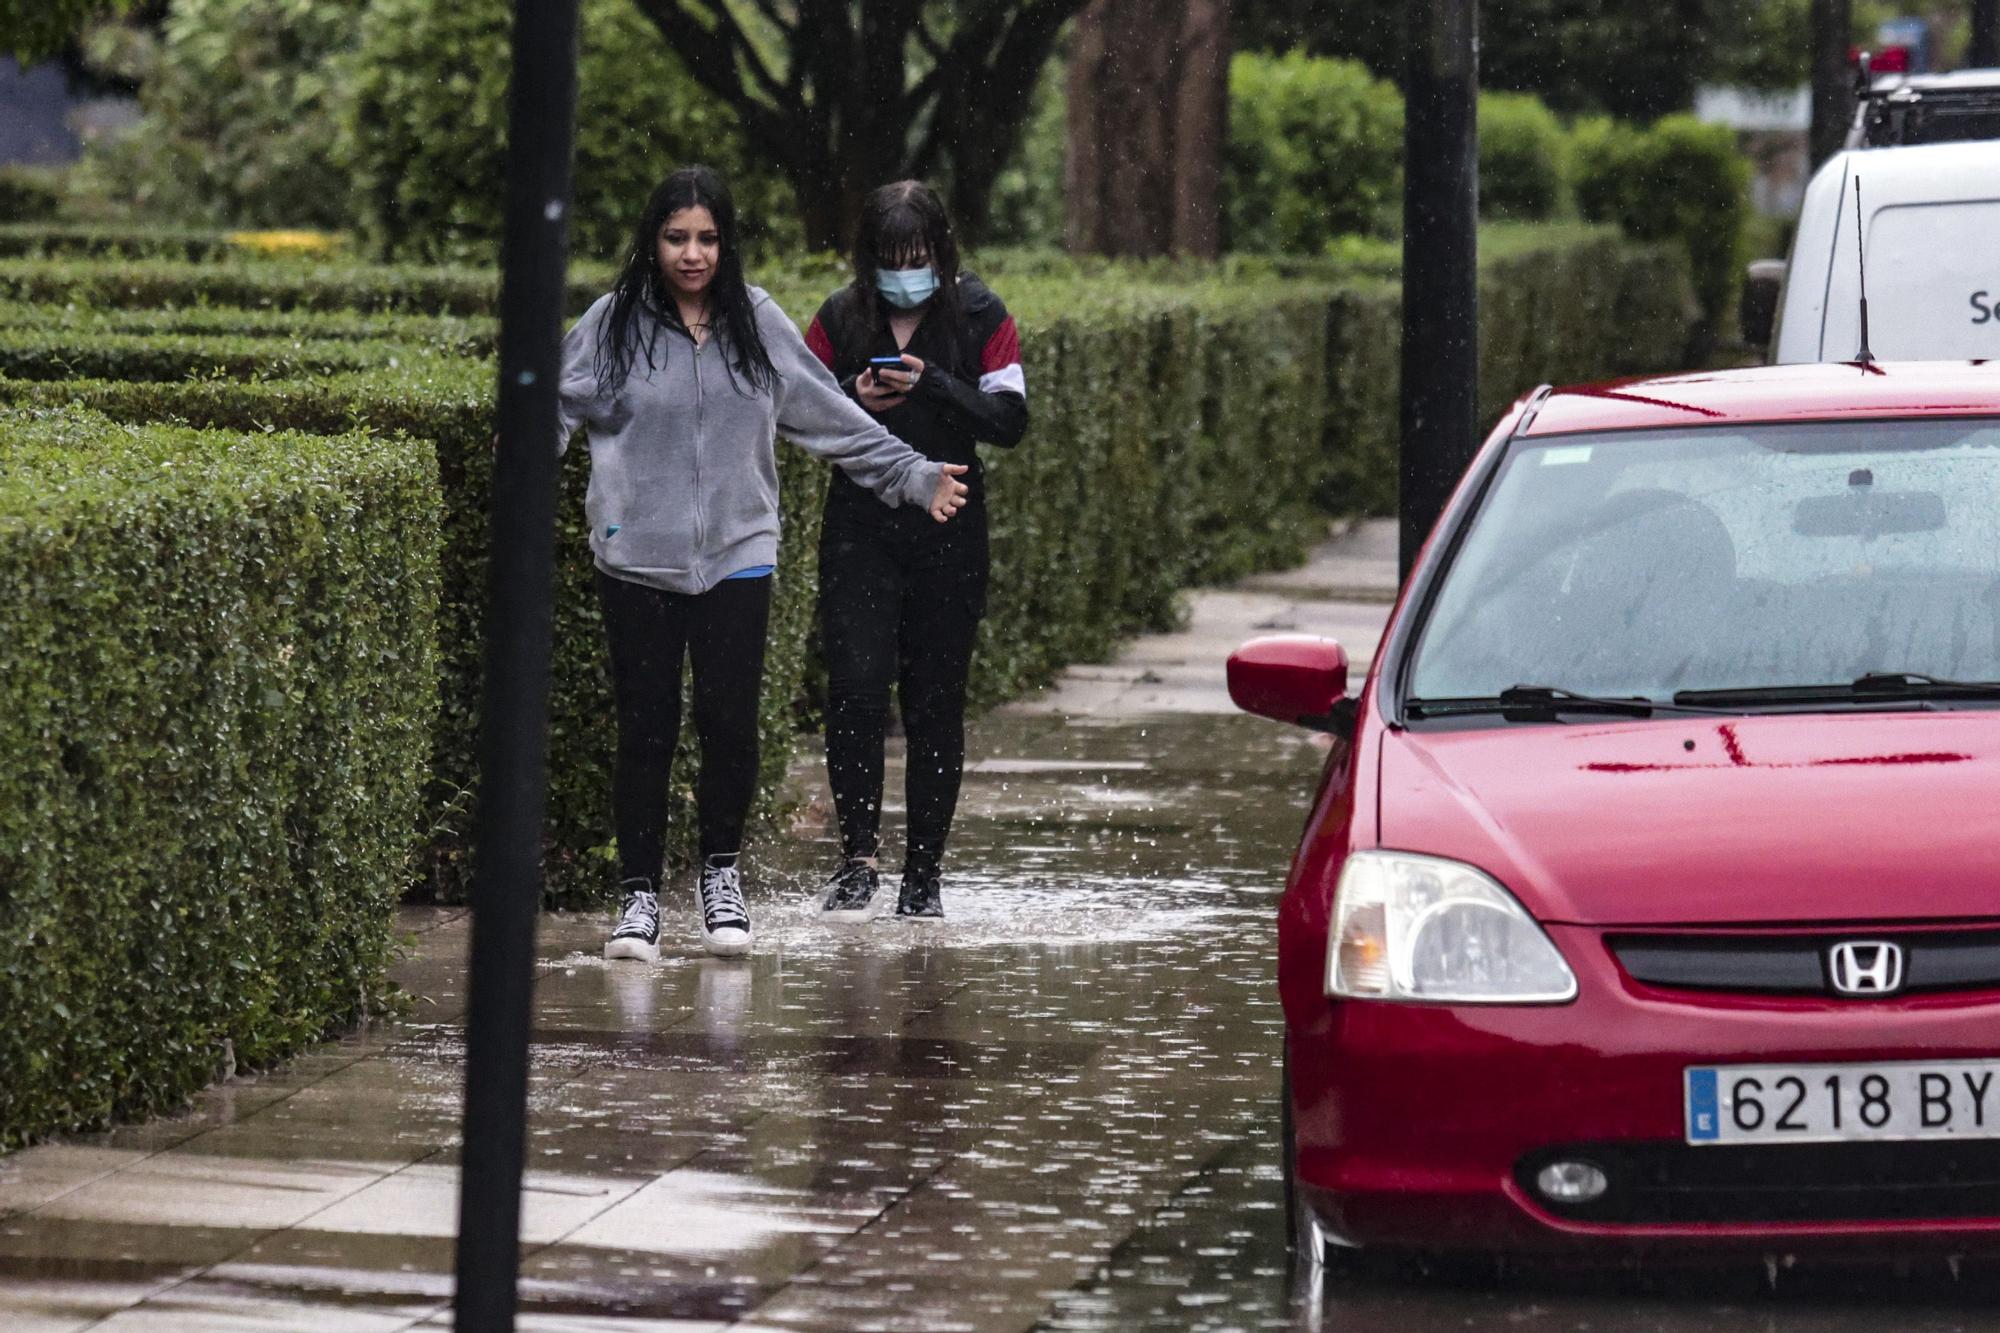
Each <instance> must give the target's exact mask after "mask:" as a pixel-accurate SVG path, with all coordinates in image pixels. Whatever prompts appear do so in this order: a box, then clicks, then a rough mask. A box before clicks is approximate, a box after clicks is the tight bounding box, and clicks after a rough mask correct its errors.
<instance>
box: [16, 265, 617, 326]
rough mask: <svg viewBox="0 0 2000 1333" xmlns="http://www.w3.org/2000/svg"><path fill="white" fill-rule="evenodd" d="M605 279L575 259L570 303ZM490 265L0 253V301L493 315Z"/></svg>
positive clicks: (587, 299)
mask: <svg viewBox="0 0 2000 1333" xmlns="http://www.w3.org/2000/svg"><path fill="white" fill-rule="evenodd" d="M608 285H609V278H608V276H607V275H606V274H605V273H603V272H601V271H597V270H593V269H588V268H582V267H572V269H571V270H570V285H569V292H570V306H571V309H572V310H573V311H576V312H581V311H582V310H583V309H584V307H586V306H588V305H589V304H590V303H591V301H593V300H595V299H596V298H597V297H598V296H599V295H600V294H601V293H602V292H603V291H604V290H605V288H606V287H607V286H608ZM499 294H500V288H499V277H498V275H497V274H495V273H494V272H492V271H491V270H486V269H468V268H448V267H416V266H406V265H396V264H348V263H333V262H317V261H316V262H313V263H300V262H298V261H296V260H286V259H259V260H243V261H240V262H236V263H200V262H193V261H188V260H173V259H144V258H141V259H122V258H121V259H89V258H64V259H54V260H51V259H33V258H25V259H24V258H14V259H0V300H5V301H27V302H34V303H37V304H48V303H54V304H66V303H67V304H76V305H81V306H92V307H123V308H148V307H158V306H242V307H244V308H246V309H251V310H360V311H382V312H387V311H400V312H404V313H409V314H419V315H490V314H492V313H493V312H494V310H495V308H496V303H497V302H498V300H499Z"/></svg>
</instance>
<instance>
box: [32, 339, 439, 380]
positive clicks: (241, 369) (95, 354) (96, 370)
mask: <svg viewBox="0 0 2000 1333" xmlns="http://www.w3.org/2000/svg"><path fill="white" fill-rule="evenodd" d="M435 356H436V349H433V348H430V347H426V346H424V345H423V344H421V343H385V342H358V341H355V342H350V341H341V340H336V339H313V340H311V341H304V340H299V339H291V338H257V337H241V336H230V335H220V334H194V335H190V334H134V333H99V334H95V335H83V336H76V335H71V334H69V333H67V332H62V333H56V334H55V335H54V336H53V337H52V336H51V332H50V331H49V330H45V329H38V328H32V327H31V328H25V329H19V328H5V327H0V375H6V376H10V377H12V378H14V379H24V380H68V379H121V380H146V381H152V380H185V379H201V378H208V379H227V380H298V379H306V378H310V377H313V376H321V375H341V374H345V373H347V372H350V371H356V370H372V369H374V368H375V367H377V366H390V367H396V366H413V365H418V364H421V363H422V362H424V361H427V360H431V359H434V358H435Z"/></svg>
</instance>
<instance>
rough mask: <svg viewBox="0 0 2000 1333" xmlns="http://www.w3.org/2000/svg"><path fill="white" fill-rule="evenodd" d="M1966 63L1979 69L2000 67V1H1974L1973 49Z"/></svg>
mask: <svg viewBox="0 0 2000 1333" xmlns="http://www.w3.org/2000/svg"><path fill="white" fill-rule="evenodd" d="M1965 63H1966V64H1968V65H1971V66H1973V67H1974V68H1977V69H1991V68H1993V67H1994V66H1996V65H2000V0H1972V49H1971V50H1970V51H1969V52H1967V54H1966V57H1965Z"/></svg>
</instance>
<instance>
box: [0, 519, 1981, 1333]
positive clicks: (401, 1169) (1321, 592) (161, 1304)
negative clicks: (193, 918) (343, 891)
mask: <svg viewBox="0 0 2000 1333" xmlns="http://www.w3.org/2000/svg"><path fill="white" fill-rule="evenodd" d="M1376 536H1377V537H1379V534H1376ZM1368 539H1369V538H1368V534H1365V533H1364V534H1361V535H1359V536H1357V537H1355V538H1353V539H1350V540H1349V541H1348V542H1346V543H1343V544H1340V545H1339V546H1337V547H1330V548H1328V549H1326V550H1323V551H1322V552H1320V553H1319V555H1318V557H1317V558H1316V561H1315V567H1316V568H1317V569H1318V571H1319V572H1318V574H1313V573H1312V569H1311V568H1309V570H1308V571H1305V572H1302V573H1301V574H1299V575H1296V576H1279V579H1278V581H1276V582H1266V581H1258V582H1257V584H1256V586H1251V587H1244V588H1238V589H1233V590H1227V591H1222V592H1215V593H1205V594H1201V595H1199V596H1198V597H1197V598H1196V599H1195V602H1194V606H1193V614H1192V616H1191V618H1190V621H1189V624H1188V626H1187V627H1186V629H1185V630H1184V631H1183V632H1182V633H1181V634H1179V635H1175V636H1160V637H1159V638H1155V639H1151V640H1147V641H1143V642H1142V643H1140V644H1137V645H1135V646H1134V647H1133V649H1132V650H1131V651H1130V652H1129V653H1128V654H1126V656H1125V657H1124V658H1122V659H1121V660H1120V661H1119V662H1116V663H1112V664H1109V665H1106V666H1102V667H1084V668H1078V669H1076V670H1074V671H1072V672H1071V673H1069V674H1068V676H1067V677H1066V678H1065V680H1064V681H1063V682H1061V683H1060V684H1059V685H1057V686H1056V687H1054V688H1052V689H1051V690H1050V691H1047V692H1044V694H1042V695H1041V696H1038V697H1036V698H1034V699H1029V700H1025V701H1022V702H1021V703H1019V704H1016V705H1012V706H1010V707H1008V708H1006V709H1003V710H1000V711H999V712H997V713H995V714H992V715H989V716H988V717H986V718H983V719H981V720H980V721H979V722H978V723H977V724H976V725H975V727H974V729H973V733H972V736H971V743H970V747H969V764H968V772H967V776H966V783H965V794H964V801H963V805H962V815H961V820H960V824H959V828H958V832H957V834H956V835H955V837H954V842H953V850H952V856H951V859H950V863H949V866H948V877H947V881H946V891H945V908H946V913H947V916H946V919H945V921H944V922H942V923H938V924H907V923H903V922H900V921H896V920H894V919H884V920H881V921H878V922H875V923H872V924H869V925H866V926H852V927H831V928H830V927H827V926H823V925H821V924H820V923H819V921H818V920H817V919H816V912H815V899H816V891H817V889H818V886H819V883H820V881H821V879H822V878H823V876H824V874H825V873H826V872H827V870H828V869H829V868H830V866H831V864H832V860H833V856H834V847H833V844H832V842H831V841H830V838H829V836H828V834H827V832H826V829H825V824H824V821H823V820H816V819H810V818H809V819H807V820H805V821H802V823H801V825H800V830H799V831H798V832H795V833H794V835H793V836H791V837H788V838H783V839H778V840H775V841H771V842H767V843H766V844H765V845H763V846H761V847H758V848H756V849H755V852H754V858H753V860H752V862H751V865H750V873H749V875H748V876H747V880H748V885H749V893H750V901H751V906H752V911H753V915H754V918H755V923H756V929H757V936H758V943H757V948H756V951H755V953H754V955H753V956H752V957H751V958H749V959H747V960H741V961H738V960H721V959H712V958H708V957H706V956H704V955H703V954H702V953H701V950H700V944H699V939H698V935H697V931H696V927H695V921H694V914H693V910H692V905H691V898H692V893H691V889H690V886H689V885H688V884H687V883H685V882H683V883H682V884H680V885H679V886H677V888H676V889H675V890H674V892H673V893H672V895H671V896H670V897H669V898H668V901H667V907H668V911H667V914H666V923H665V926H666V936H665V938H664V939H663V941H662V958H661V962H660V963H659V965H658V966H657V967H653V966H647V965H642V964H632V963H618V964H610V965H607V964H606V963H604V962H603V961H602V959H601V958H600V957H599V956H598V950H599V947H600V945H601V943H602V940H603V936H604V932H605V930H606V925H607V923H606V922H605V920H604V919H602V918H599V917H596V916H578V915H556V916H550V917H546V918H544V919H543V922H542V928H541V933H540V949H539V964H538V979H537V983H536V996H535V1024H536V1030H535V1048H534V1065H533V1074H532V1079H531V1092H530V1101H531V1107H530V1113H531V1120H530V1133H529V1160H528V1163H527V1167H528V1175H527V1189H526V1197H525V1216H524V1224H523V1265H522V1271H523V1281H522V1287H521V1295H522V1317H521V1321H520V1327H522V1328H523V1329H529V1330H541V1331H543V1333H557V1331H563V1333H611V1331H613V1330H618V1331H626V1330H630V1331H633V1333H638V1331H640V1330H713V1329H723V1328H728V1329H732V1330H739V1331H745V1330H780V1329H784V1330H825V1331H827V1333H833V1331H835V1330H849V1329H885V1330H899V1329H909V1330H936V1331H939V1333H944V1331H947V1330H972V1331H978V1333H985V1331H986V1330H992V1331H993V1333H1003V1331H1015V1330H1021V1331H1025V1330H1030V1329H1037V1328H1045V1329H1061V1330H1128V1329H1189V1330H1197V1329H1199V1330H1223V1329H1290V1328H1298V1329H1340V1330H1355V1331H1361V1333H1403V1331H1405V1330H1418V1331H1424V1330H1440V1331H1441V1330H1444V1329H1447V1328H1449V1329H1464V1328H1478V1327H1491V1328H1496V1329H1497V1328H1508V1329H1525V1330H1531V1331H1533V1333H1541V1331H1543V1330H1547V1331H1549V1333H1553V1331H1554V1330H1559V1329H1560V1330H1568V1329H1576V1328H1592V1329H1633V1330H1638V1329H1647V1330H1682V1329H1686V1330H1690V1331H1691V1330H1695V1329H1711V1328H1725V1329H1726V1328H1742V1329H1758V1330H1786V1331H1788V1333H1789V1331H1790V1330H1801V1331H1803V1330H1806V1329H1813V1330H1827V1331H1828V1333H1845V1331H1846V1330H1855V1331H1856V1333H1858V1331H1859V1330H1868V1331H1869V1333H1879V1331H1880V1330H1884V1329H1890V1328H1893V1329H1898V1330H1906V1329H1907V1330H1925V1331H1926V1333H1948V1331H1950V1330H1975V1329H1978V1330H2000V1316H1993V1315H1990V1314H1988V1313H1986V1308H1987V1307H1983V1306H1981V1305H1979V1304H1977V1303H1975V1302H1973V1301H1972V1300H1971V1298H1970V1297H1969V1296H1968V1295H1966V1294H1965V1293H1964V1292H1961V1291H1958V1290H1955V1289H1952V1288H1950V1287H1948V1286H1947V1285H1946V1283H1945V1279H1944V1274H1943V1271H1942V1269H1940V1270H1939V1273H1938V1274H1936V1275H1935V1276H1934V1278H1932V1277H1926V1276H1924V1275H1919V1276H1918V1278H1917V1279H1915V1281H1914V1285H1911V1284H1906V1285H1905V1286H1904V1287H1902V1288H1897V1289H1894V1291H1893V1292H1892V1294H1891V1295H1890V1296H1886V1297H1885V1296H1882V1295H1880V1294H1879V1293H1874V1292H1873V1291H1872V1289H1871V1293H1869V1294H1865V1295H1864V1296H1862V1297H1859V1298H1857V1297H1854V1296H1853V1295H1852V1294H1851V1293H1847V1292H1844V1291H1840V1290H1834V1291H1817V1292H1809V1293H1808V1294H1807V1295H1806V1296H1805V1297H1804V1298H1799V1299H1786V1300H1774V1299H1770V1298H1768V1297H1767V1294H1766V1292H1765V1289H1764V1287H1763V1285H1762V1283H1761V1279H1753V1280H1750V1281H1747V1282H1744V1283H1741V1284H1739V1285H1738V1286H1737V1287H1727V1286H1722V1287H1714V1288H1709V1289H1707V1294H1704V1295H1701V1296H1699V1297H1691V1296H1689V1295H1687V1294H1686V1292H1685V1291H1684V1290H1676V1289H1674V1287H1673V1285H1672V1284H1671V1283H1669V1284H1667V1285H1666V1289H1664V1290H1658V1291H1653V1292H1651V1293H1646V1292H1641V1293H1640V1294H1638V1295H1630V1294H1624V1293H1619V1292H1603V1291H1594V1290H1589V1289H1585V1290H1580V1291H1576V1290H1569V1291H1565V1290H1558V1291H1547V1290H1543V1289H1541V1288H1532V1287H1531V1288H1526V1289H1523V1288H1517V1287H1510V1286H1506V1285H1502V1286H1500V1287H1497V1288H1470V1289H1463V1290H1461V1289H1458V1288H1454V1287H1449V1286H1441V1285H1437V1284H1430V1283H1425V1282H1421V1281H1417V1282H1396V1281H1388V1280H1375V1279H1370V1280H1365V1281H1364V1280H1343V1281H1341V1282H1339V1283H1336V1284H1333V1285H1331V1286H1329V1287H1328V1288H1326V1289H1324V1290H1321V1291H1317V1292H1315V1291H1312V1290H1302V1289H1301V1288H1300V1286H1299V1284H1296V1283H1293V1282H1291V1281H1288V1279H1287V1273H1286V1265H1285V1263H1284V1254H1283V1236H1284V1230H1285V1228H1284V1219H1283V1216H1282V1213H1281V1211H1280V1206H1279V1172H1278V1160H1277V1132H1278V1129H1277V1127H1278V1107H1277V1092H1278V1067H1277V1055H1278V1049H1279V1039H1280V1032H1281V1016H1280V1013H1279V1009H1278V1006H1277V1000H1276V994H1275V989H1274V986H1273V982H1272V966H1273V944H1274V927H1273V921H1274V914H1275V906H1276V902H1277V897H1278V893H1279V890H1280V888H1281V886H1282V882H1283V876H1284V870H1285V865H1286V861H1287V859H1288V857H1289V854H1290V851H1291V848H1292V845H1293V843H1294V841H1295V840H1296V838H1297V836H1298V831H1299V828H1300V824H1301V821H1302V820H1303V817H1304V805H1305V800H1306V797H1307V795H1308V794H1309V792H1310V790H1311V787H1312V783H1313V782H1314V779H1315V777H1316V775H1317V772H1318V769H1319V766H1320V764H1321V762H1322V759H1323V751H1322V750H1321V749H1320V748H1319V746H1317V745H1315V744H1314V743H1313V741H1312V739H1311V738H1310V737H1309V735H1308V734H1307V733H1305V732H1303V731H1298V730H1294V729H1287V728H1282V727H1278V726H1275V725H1272V724H1269V723H1265V722H1261V721H1258V720H1255V719H1251V718H1247V717H1243V716H1240V715H1236V714H1234V713H1231V712H1229V711H1227V702H1226V697H1225V695H1224V693H1223V691H1222V688H1221V663H1222V660H1223V656H1224V654H1226V652H1227V650H1228V648H1229V647H1233V646H1234V643H1235V641H1236V640H1238V639H1240V638H1242V637H1246V636H1247V635H1248V634H1251V633H1256V632H1268V631H1273V630H1277V629H1291V630H1299V631H1304V632H1318V633H1333V634H1335V635H1337V636H1339V637H1342V639H1343V641H1344V642H1349V647H1350V650H1351V651H1352V652H1353V654H1354V656H1355V658H1356V659H1357V661H1365V660H1366V658H1367V656H1368V655H1369V653H1371V652H1372V650H1373V638H1372V634H1373V633H1374V630H1373V628H1371V626H1379V623H1380V619H1381V616H1382V614H1383V613H1384V612H1385V611H1386V606H1385V605H1384V604H1383V601H1382V598H1381V596H1380V593H1379V589H1378V591H1376V592H1373V593H1368V595H1366V596H1364V595H1361V594H1362V593H1363V592H1365V591H1366V589H1365V588H1360V587H1357V586H1356V585H1355V584H1353V583H1352V582H1340V581H1338V580H1335V579H1334V578H1333V577H1332V571H1333V570H1334V569H1336V568H1345V567H1344V566H1336V565H1334V564H1333V563H1331V562H1333V561H1336V560H1350V559H1351V560H1362V559H1369V558H1372V557H1366V556H1364V555H1358V554H1356V552H1357V549H1358V548H1359V546H1360V544H1361V543H1362V542H1364V541H1366V540H1368ZM1348 572H1352V571H1351V570H1350V571H1348ZM1392 574H1393V571H1392ZM1342 577H1345V575H1344V574H1343V575H1342ZM1371 577H1375V578H1376V581H1377V583H1378V584H1379V571H1378V573H1377V574H1376V575H1374V576H1371ZM1315 578H1318V579H1320V581H1319V582H1314V581H1313V579H1315ZM1328 594H1332V595H1328ZM1350 636H1352V641H1349V640H1350ZM800 772H801V777H802V780H805V781H808V782H811V781H815V780H816V775H815V770H814V768H813V766H812V765H811V764H810V763H807V764H805V765H802V767H801V770H800ZM900 781H901V770H900V768H899V767H897V766H895V765H894V764H892V765H891V768H890V777H889V793H890V802H891V811H890V815H889V818H888V820H887V824H888V827H889V828H890V829H891V830H895V829H899V828H900V825H901V811H900V808H899V807H900V799H899V797H900V791H899V788H900ZM890 850H891V853H892V854H893V851H894V838H893V834H892V838H891V848H890ZM404 923H405V926H406V928H407V929H409V930H411V931H412V932H414V933H413V937H412V941H411V945H410V948H409V952H408V956H407V957H406V959H405V960H404V962H403V963H402V964H401V966H400V967H399V968H398V972H397V975H398V977H399V979H400V981H401V983H402V985H403V986H404V987H405V988H406V989H407V990H408V991H409V992H410V993H411V995H412V996H413V997H414V1000H415V1003H414V1007H413V1012H411V1013H410V1014H409V1015H408V1016H407V1017H406V1018H404V1019H403V1020H401V1021H397V1022H388V1023H382V1024H378V1025H376V1026H374V1027H372V1028H371V1029H369V1030H368V1031H365V1032H362V1033H359V1034H356V1035H354V1036H352V1037H350V1038H349V1039H347V1040H345V1041H341V1042H337V1043H332V1044H330V1045H327V1046H325V1047H322V1048H320V1049H318V1050H316V1051H314V1052H312V1053H311V1054H309V1055H307V1056H305V1057H303V1058H301V1059H300V1060H298V1061H296V1062H294V1063H293V1064H292V1065H291V1066H289V1067H288V1068H286V1069H284V1070H282V1071H280V1072H276V1073H273V1074H268V1075H265V1076H261V1077H255V1078H245V1079H239V1080H235V1081H232V1082H230V1083H228V1084H224V1085H221V1086H218V1087H216V1088H213V1089H211V1090H210V1091H209V1092H207V1093H205V1094H203V1095H202V1096H201V1097H200V1098H199V1099H198V1101H197V1103H196V1105H195V1107H194V1108H193V1110H192V1111H191V1112H189V1113H188V1114H185V1115H183V1116H179V1117H173V1118H167V1119H161V1120H157V1121H153V1122H150V1123H148V1124H145V1125H140V1126H135V1127H131V1128H126V1129H121V1130H117V1131H113V1132H111V1133H108V1134H102V1135H94V1136H89V1137H87V1138H79V1139H73V1140H69V1141H65V1142H59V1143H52V1144H48V1145H44V1146H41V1147H38V1148H35V1149H32V1150H29V1151H26V1152H22V1153H19V1154H16V1155H15V1156H13V1157H10V1158H6V1159H0V1328H5V1329H7V1330H9V1331H10V1333H14V1331H16V1330H36V1331H37V1333H40V1331H41V1330H74V1329H86V1328H88V1329H106V1330H147V1331H154V1330H190V1331H196V1330H199V1331H201V1333H207V1331H208V1330H226V1331H243V1333H248V1331H250V1330H298V1329H310V1330H319V1329H325V1330H356V1331H362V1330H367V1331H373V1330H381V1331H382V1333H389V1331H391V1330H404V1329H413V1328H444V1327H449V1321H450V1315H449V1309H448V1299H449V1294H450V1284H451V1265H452V1239H451V1237H452V1232H453V1230H454V1225H455V1216H456V1204H457V1195H456V1186H457V1143H458V1139H457V1133H458V1115H459V1109H460V1108H459V1079H460V1074H461V1066H462V1053H463V1035H464V1029H463V1019H464V1002H465V991H466V987H465V953H466V947H467V942H468V937H469V931H468V926H469V922H468V919H467V918H466V916H465V914H464V913H463V912H459V911H448V910H444V911H414V910H413V911H407V912H406V913H405V915H404ZM1927 1282H1928V1283H1930V1285H1928V1286H1926V1285H1923V1284H1924V1283H1927ZM1988 1299H1989V1300H1990V1299H1991V1297H1990V1293H1989V1297H1988Z"/></svg>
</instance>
